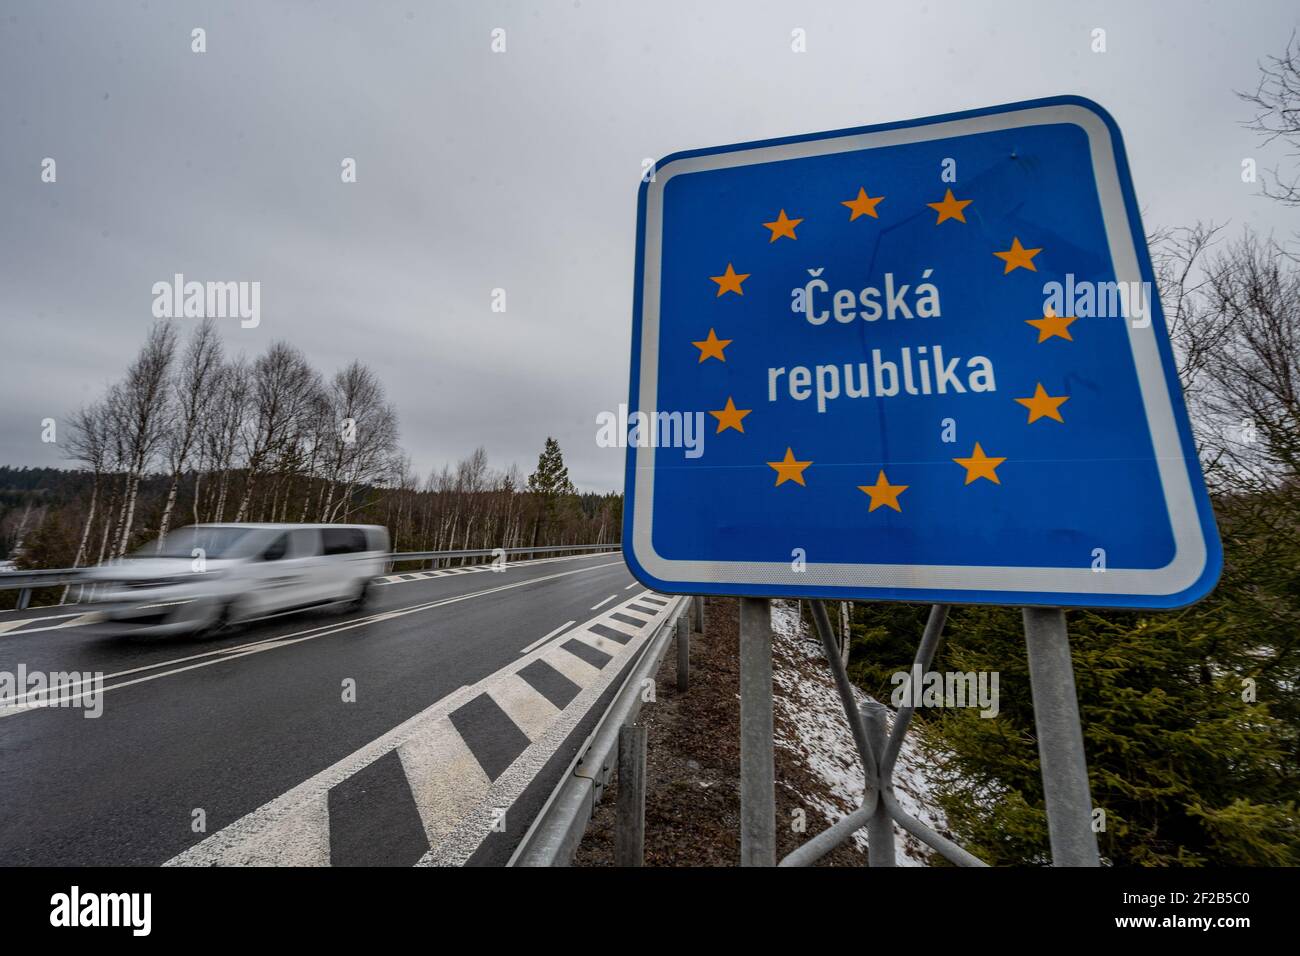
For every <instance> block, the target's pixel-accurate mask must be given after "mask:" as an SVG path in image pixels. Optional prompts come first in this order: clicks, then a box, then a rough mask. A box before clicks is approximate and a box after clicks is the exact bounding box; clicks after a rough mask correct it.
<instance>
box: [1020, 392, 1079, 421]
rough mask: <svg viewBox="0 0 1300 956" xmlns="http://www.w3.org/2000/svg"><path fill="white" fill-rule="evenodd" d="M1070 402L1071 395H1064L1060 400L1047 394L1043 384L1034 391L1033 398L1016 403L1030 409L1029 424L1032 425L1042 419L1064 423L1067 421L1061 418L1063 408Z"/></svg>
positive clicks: (1022, 399)
mask: <svg viewBox="0 0 1300 956" xmlns="http://www.w3.org/2000/svg"><path fill="white" fill-rule="evenodd" d="M1069 400H1070V396H1069V395H1062V396H1061V397H1060V398H1053V397H1052V396H1051V395H1048V394H1047V390H1046V389H1044V388H1043V383H1042V382H1039V383H1038V388H1036V389H1034V396H1033V398H1017V399H1016V401H1017V402H1019V403H1020V404H1021V405H1023V406H1025V408H1027V409H1029V422H1028V424H1030V425H1032V424H1033V423H1034V422H1036V421H1038V420H1039V419H1040V418H1054V419H1056V420H1057V421H1058V422H1061V423H1064V422H1065V419H1064V418H1062V417H1061V406H1062V405H1064V404H1065V403H1066V402H1068V401H1069Z"/></svg>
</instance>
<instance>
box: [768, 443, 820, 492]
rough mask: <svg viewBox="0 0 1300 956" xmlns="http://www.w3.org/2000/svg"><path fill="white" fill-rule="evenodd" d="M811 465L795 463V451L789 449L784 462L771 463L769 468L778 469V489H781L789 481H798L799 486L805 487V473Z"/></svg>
mask: <svg viewBox="0 0 1300 956" xmlns="http://www.w3.org/2000/svg"><path fill="white" fill-rule="evenodd" d="M811 464H812V462H810V461H795V460H794V449H792V448H787V449H786V450H785V458H784V459H783V460H782V461H769V462H768V463H767V466H768V467H769V468H775V469H776V487H778V488H779V487H781V485H783V484H785V483H786V482H787V481H797V482H799V484H801V485H804V480H803V471H804V469H805V468H807V467H808V466H809V465H811ZM804 486H805V487H807V486H806V485H804Z"/></svg>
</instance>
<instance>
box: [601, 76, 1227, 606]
mask: <svg viewBox="0 0 1300 956" xmlns="http://www.w3.org/2000/svg"><path fill="white" fill-rule="evenodd" d="M972 170H974V172H973V174H972V172H971V171H972ZM859 183H861V185H859ZM855 191H856V194H855ZM875 193H880V195H874V194H875ZM841 197H843V198H841ZM891 197H894V198H891ZM931 198H932V199H933V200H934V201H923V200H928V199H931ZM882 203H883V205H882ZM927 206H928V207H929V209H926V208H925V207H927ZM746 230H748V231H746ZM769 233H770V235H769ZM755 235H757V236H759V237H760V239H758V240H755V239H754V238H753V237H754V236H755ZM805 237H807V238H805ZM1045 237H1046V238H1045ZM801 240H802V243H801ZM1022 240H1023V242H1022ZM756 243H758V244H756ZM1044 246H1046V247H1048V250H1047V251H1048V254H1047V255H1045V256H1043V258H1042V259H1039V260H1037V261H1035V260H1036V257H1037V256H1038V255H1039V254H1040V253H1041V252H1042V251H1043V247H1044ZM742 260H743V261H742ZM1040 266H1041V269H1040ZM751 274H752V276H753V278H751ZM867 282H870V283H872V285H870V286H868V287H866V288H862V289H861V291H860V292H858V287H859V286H860V285H862V284H864V283H867ZM746 283H748V285H746ZM1094 288H1095V289H1097V290H1098V291H1097V293H1096V296H1097V298H1096V299H1095V300H1094V299H1092V298H1088V296H1091V295H1092V294H1093V293H1092V291H1091V290H1093V289H1094ZM900 289H902V290H908V294H910V296H911V298H910V299H909V298H906V297H905V296H904V294H903V293H901V292H899V290H900ZM1049 290H1050V291H1049ZM1079 290H1083V293H1086V295H1085V294H1082V293H1080V291H1079ZM746 292H749V297H748V298H746V297H745V293H746ZM801 293H802V294H801ZM1107 296H1108V297H1109V298H1108V299H1106V304H1105V307H1104V308H1103V307H1102V305H1101V303H1102V301H1103V298H1105V297H1107ZM1085 301H1086V302H1088V303H1090V304H1089V305H1087V309H1089V310H1095V311H1085V306H1084V303H1085ZM1056 302H1059V306H1056V305H1053V304H1049V303H1056ZM950 303H951V304H950ZM886 306H887V309H886ZM1031 307H1032V309H1033V311H1030V309H1031ZM1039 308H1041V310H1042V311H1038V309H1039ZM1116 309H1118V310H1119V311H1118V312H1116V311H1115V310H1116ZM1025 323H1028V325H1026V324H1025ZM1076 323H1077V324H1076ZM1071 326H1073V328H1071ZM1081 332H1082V333H1084V334H1082V335H1080V334H1079V333H1081ZM935 339H942V341H935ZM733 340H734V341H735V343H736V345H735V347H733V345H732V342H733ZM977 349H978V350H979V351H980V352H981V353H985V352H987V353H988V355H987V356H986V355H984V354H979V355H973V354H972V353H973V352H974V351H975V350H977ZM927 350H929V351H927ZM945 350H946V352H947V354H944V353H945ZM822 357H826V358H831V357H833V358H835V359H836V360H837V361H836V363H835V364H830V365H821V364H815V360H816V359H818V358H822ZM844 359H850V360H851V361H847V362H844V363H843V364H840V360H844ZM958 359H960V360H961V361H964V363H965V364H963V365H960V366H959V365H958ZM798 363H805V364H798ZM995 365H996V366H997V371H996V373H995V370H994V366H995ZM841 369H842V371H841ZM931 370H933V373H934V374H933V375H931ZM855 373H856V375H857V382H856V385H855V384H854V375H855ZM873 388H874V390H873ZM814 395H815V398H814ZM724 399H725V404H724ZM1071 399H1073V401H1071ZM1066 403H1069V404H1066ZM742 406H743V407H742ZM1063 413H1064V414H1063ZM699 420H703V421H706V422H707V428H706V429H705V431H704V433H703V434H702V435H696V436H695V437H696V438H697V439H698V440H699V442H701V443H702V444H700V445H699V446H698V447H695V446H693V445H691V441H690V439H691V436H692V431H691V423H692V421H699ZM1067 421H1068V422H1069V423H1070V424H1069V426H1066V425H1065V422H1067ZM628 423H630V424H631V426H632V427H631V430H630V432H625V433H624V434H625V437H626V438H627V443H628V452H627V466H626V481H625V486H624V489H625V515H624V532H623V547H624V555H625V558H626V560H627V564H628V567H629V568H630V569H631V571H632V573H633V574H634V575H635V576H636V578H637V579H638V580H639V581H641V582H642V583H643V584H645V585H647V586H648V587H652V588H654V589H656V590H659V591H662V592H665V593H682V594H730V595H740V596H749V597H809V598H825V599H830V600H889V601H911V602H918V603H956V604H1007V605H1046V606H1061V607H1070V606H1075V607H1113V608H1174V607H1181V606H1184V605H1187V604H1190V603H1192V602H1194V601H1196V600H1198V599H1200V598H1201V597H1203V596H1204V595H1205V594H1207V593H1208V592H1209V591H1210V590H1211V589H1212V588H1213V587H1214V584H1215V583H1216V581H1217V580H1218V576H1219V572H1220V569H1221V566H1222V551H1221V546H1220V542H1219V537H1218V532H1217V529H1216V526H1215V522H1214V515H1213V511H1212V508H1211V505H1210V501H1209V496H1208V494H1207V491H1206V488H1205V481H1204V477H1203V475H1202V473H1201V468H1200V463H1199V461H1198V459H1197V455H1196V446H1195V444H1194V442H1193V439H1192V432H1191V427H1190V424H1189V422H1188V416H1187V411H1186V408H1185V405H1184V402H1183V397H1182V392H1181V389H1180V386H1179V381H1178V375H1177V369H1176V366H1175V363H1174V357H1173V353H1172V349H1171V347H1170V343H1169V337H1168V332H1167V330H1166V327H1165V322H1164V316H1163V313H1162V312H1161V309H1160V302H1159V294H1158V292H1157V291H1156V288H1155V278H1154V275H1153V272H1152V268H1151V262H1150V257H1149V254H1148V251H1147V248H1146V240H1145V233H1144V232H1143V230H1142V224H1141V220H1140V217H1139V213H1138V208H1137V201H1136V198H1135V195H1134V191H1133V185H1132V181H1131V178H1130V175H1129V170H1128V163H1127V160H1126V157H1125V153H1124V146H1123V142H1122V139H1121V136H1120V131H1119V128H1118V127H1117V126H1116V124H1115V121H1114V120H1113V119H1112V118H1111V116H1110V115H1109V114H1108V113H1107V112H1106V111H1105V110H1104V109H1102V108H1101V107H1100V106H1098V105H1097V104H1096V103H1093V102H1091V101H1089V100H1086V99H1083V98H1081V97H1076V96H1060V97H1050V98H1046V99H1039V100H1032V101H1028V102H1023V103H1014V104H1009V105H1004V106H996V107H991V108H988V109H981V110H973V111H969V112H962V113H951V114H946V115H942V116H934V117H928V118H924V119H917V120H909V121H906V122H899V123H889V124H884V125H879V126H866V127H859V128H854V129H846V130H836V131H832V132H825V133H815V134H810V135H805V136H793V137H786V138H782V139H772V140H764V141H759V142H751V143H740V144H735V145H730V146H721V147H715V148H710V149H698V150H690V151H686V152H680V153H674V154H673V155H671V156H669V157H667V158H666V159H664V160H663V161H662V162H660V163H659V164H658V165H656V166H655V167H654V169H653V171H652V175H647V177H645V178H644V179H643V181H642V184H641V188H640V192H639V195H638V200H637V246H636V272H635V286H634V302H633V332H632V366H631V395H630V398H629V402H628V410H627V422H625V423H621V427H623V428H627V427H628ZM683 428H684V429H685V431H684V432H683ZM747 429H748V430H747ZM683 437H684V438H685V445H686V446H689V447H684V446H683V441H682V439H683ZM746 443H748V444H746ZM1007 465H1010V467H1007ZM909 492H910V494H909ZM900 496H901V497H900Z"/></svg>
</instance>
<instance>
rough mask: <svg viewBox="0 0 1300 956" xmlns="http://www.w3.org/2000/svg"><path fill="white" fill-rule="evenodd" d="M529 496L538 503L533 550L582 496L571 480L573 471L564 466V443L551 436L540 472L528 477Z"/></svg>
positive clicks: (540, 465)
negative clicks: (570, 505) (570, 476)
mask: <svg viewBox="0 0 1300 956" xmlns="http://www.w3.org/2000/svg"><path fill="white" fill-rule="evenodd" d="M528 492H529V493H530V494H531V495H533V497H534V499H535V501H536V502H537V517H536V520H535V521H534V523H533V547H537V546H538V543H539V542H540V541H541V540H542V531H543V529H545V530H547V531H550V530H551V528H552V526H553V525H554V524H555V523H556V521H557V518H558V517H559V516H560V514H561V513H562V511H563V508H564V506H565V505H566V504H568V503H569V502H570V501H571V500H572V498H573V497H574V496H575V495H576V494H577V493H578V490H577V489H576V488H575V487H574V486H573V482H572V481H570V480H569V469H568V468H567V467H566V466H565V464H564V453H563V452H561V451H560V443H559V442H558V441H556V440H555V439H554V438H551V437H550V436H547V438H546V447H544V448H543V449H542V453H541V455H539V456H538V458H537V470H536V471H534V472H533V473H532V474H531V475H529V476H528Z"/></svg>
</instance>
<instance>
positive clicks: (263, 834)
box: [163, 687, 474, 866]
mask: <svg viewBox="0 0 1300 956" xmlns="http://www.w3.org/2000/svg"><path fill="white" fill-rule="evenodd" d="M473 696H474V689H473V688H472V687H461V688H459V689H458V690H456V691H453V692H452V693H450V694H448V695H447V696H446V697H444V698H443V699H442V700H440V701H438V702H437V703H435V704H433V705H431V706H430V707H428V708H427V709H425V710H422V711H420V713H418V714H416V715H415V716H414V717H412V718H410V719H409V720H406V721H403V722H402V723H400V724H398V725H397V726H396V727H394V728H393V729H392V730H390V731H389V732H388V733H386V734H384V735H383V736H382V737H380V738H378V739H377V740H373V741H371V742H370V743H368V744H367V745H366V746H364V747H362V748H361V749H360V750H357V751H355V752H353V753H351V754H349V755H348V756H346V757H344V758H343V759H342V760H340V761H338V762H337V763H335V764H333V765H332V766H330V767H327V768H326V769H324V770H322V771H321V772H320V773H318V774H316V776H314V777H309V778H308V779H306V780H304V781H303V782H302V783H300V784H298V786H296V787H294V788H293V789H292V790H289V791H286V792H285V793H283V794H281V795H280V796H278V797H276V798H275V799H274V800H272V801H271V802H270V803H266V804H263V805H262V806H261V807H259V808H258V809H256V810H254V811H253V812H252V813H248V814H245V815H244V816H242V817H240V818H239V819H238V820H236V821H235V822H234V823H232V824H230V825H229V826H227V827H223V828H222V829H220V830H218V831H217V832H216V833H213V834H212V835H211V836H209V837H207V838H206V839H204V840H201V841H200V842H198V843H196V844H195V845H194V846H192V847H190V848H189V849H188V850H183V851H182V852H180V853H178V854H176V856H174V857H172V858H171V859H170V860H168V861H167V862H166V863H164V864H163V866H213V865H224V866H239V865H244V864H246V863H247V862H248V861H249V860H251V859H254V858H259V857H262V856H266V855H274V854H275V853H277V852H278V851H280V850H281V849H282V848H283V849H291V848H292V844H293V842H295V841H297V840H300V839H301V834H302V830H303V827H302V825H301V821H302V816H301V815H302V814H303V812H304V807H307V806H315V805H319V804H324V805H325V806H326V807H328V799H329V792H330V789H331V788H332V787H333V786H334V785H335V784H337V783H341V782H342V781H344V780H346V779H347V778H348V777H350V776H352V775H353V774H354V773H356V772H357V771H358V770H361V769H362V768H364V767H367V766H369V765H370V764H371V763H373V762H374V761H375V760H377V759H379V758H380V757H382V756H383V755H384V754H386V753H388V752H389V751H390V750H393V749H394V748H396V747H400V746H401V745H402V744H405V743H406V742H407V741H408V740H412V739H414V738H415V737H416V736H418V735H420V734H423V733H427V732H428V731H429V730H430V729H431V727H432V726H433V725H434V724H437V723H438V722H439V720H440V719H445V718H446V715H447V714H449V713H451V711H453V710H455V709H456V708H457V707H459V706H460V705H461V704H463V703H465V702H466V701H468V700H469V699H470V698H471V697H473ZM448 724H450V721H448ZM462 746H463V744H462ZM403 766H405V764H403ZM312 819H315V818H312ZM318 823H319V821H318ZM323 826H324V833H323V838H324V841H325V851H326V852H325V860H324V862H325V863H328V861H329V829H328V820H326V821H325V823H324V824H323ZM321 838H322V833H321V826H320V825H318V826H317V828H316V831H315V833H314V835H313V837H312V839H311V842H312V843H313V844H319V843H320V841H321Z"/></svg>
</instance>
